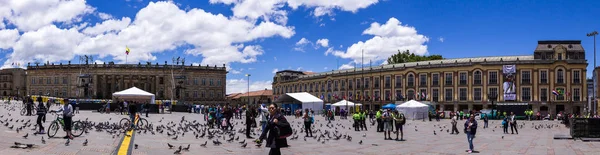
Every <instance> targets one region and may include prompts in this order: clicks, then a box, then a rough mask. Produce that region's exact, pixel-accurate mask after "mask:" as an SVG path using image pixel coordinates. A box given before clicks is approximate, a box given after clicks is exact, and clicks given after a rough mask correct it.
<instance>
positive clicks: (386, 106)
mask: <svg viewBox="0 0 600 155" xmlns="http://www.w3.org/2000/svg"><path fill="white" fill-rule="evenodd" d="M382 108H383V109H396V104H393V103H390V104H386V105H384V106H383V107H382Z"/></svg>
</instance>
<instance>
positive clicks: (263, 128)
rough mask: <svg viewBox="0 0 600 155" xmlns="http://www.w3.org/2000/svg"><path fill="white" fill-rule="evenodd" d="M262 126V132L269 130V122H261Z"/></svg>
mask: <svg viewBox="0 0 600 155" xmlns="http://www.w3.org/2000/svg"><path fill="white" fill-rule="evenodd" d="M260 124H261V126H262V131H265V128H267V121H260Z"/></svg>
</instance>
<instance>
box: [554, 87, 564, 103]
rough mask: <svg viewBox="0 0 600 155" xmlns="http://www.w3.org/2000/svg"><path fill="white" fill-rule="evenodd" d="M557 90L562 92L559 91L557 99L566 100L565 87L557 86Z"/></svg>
mask: <svg viewBox="0 0 600 155" xmlns="http://www.w3.org/2000/svg"><path fill="white" fill-rule="evenodd" d="M556 91H557V92H562V93H559V94H558V96H556V100H557V101H564V100H565V88H556Z"/></svg>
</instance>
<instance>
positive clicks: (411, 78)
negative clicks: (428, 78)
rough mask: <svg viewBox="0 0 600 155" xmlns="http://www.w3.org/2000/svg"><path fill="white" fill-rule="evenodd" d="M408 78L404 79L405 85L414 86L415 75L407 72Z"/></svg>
mask: <svg viewBox="0 0 600 155" xmlns="http://www.w3.org/2000/svg"><path fill="white" fill-rule="evenodd" d="M407 78H408V79H406V85H407V86H408V87H414V86H415V75H413V74H409V75H408V77H407Z"/></svg>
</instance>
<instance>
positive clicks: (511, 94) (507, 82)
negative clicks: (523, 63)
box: [502, 65, 517, 101]
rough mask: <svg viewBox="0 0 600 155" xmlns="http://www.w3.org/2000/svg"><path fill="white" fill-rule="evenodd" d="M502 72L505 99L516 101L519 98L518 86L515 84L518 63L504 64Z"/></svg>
mask: <svg viewBox="0 0 600 155" xmlns="http://www.w3.org/2000/svg"><path fill="white" fill-rule="evenodd" d="M502 73H503V75H504V83H503V84H502V86H503V88H504V90H503V91H504V100H505V101H514V100H516V99H517V93H516V91H515V90H516V88H517V87H516V86H515V80H516V79H515V74H517V67H516V65H504V66H502Z"/></svg>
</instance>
